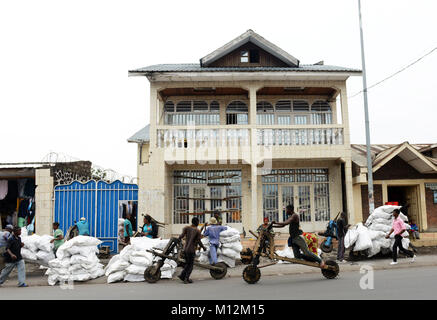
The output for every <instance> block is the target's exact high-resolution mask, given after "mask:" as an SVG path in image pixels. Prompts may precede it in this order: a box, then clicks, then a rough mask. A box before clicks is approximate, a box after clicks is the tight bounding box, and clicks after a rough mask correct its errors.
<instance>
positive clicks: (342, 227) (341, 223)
mask: <svg viewBox="0 0 437 320" xmlns="http://www.w3.org/2000/svg"><path fill="white" fill-rule="evenodd" d="M347 229H348V221H347V214H346V213H345V212H342V213H341V214H340V218H339V219H338V220H337V238H338V248H337V261H338V262H340V263H344V262H345V260H344V252H345V247H344V237H345V235H346V233H347Z"/></svg>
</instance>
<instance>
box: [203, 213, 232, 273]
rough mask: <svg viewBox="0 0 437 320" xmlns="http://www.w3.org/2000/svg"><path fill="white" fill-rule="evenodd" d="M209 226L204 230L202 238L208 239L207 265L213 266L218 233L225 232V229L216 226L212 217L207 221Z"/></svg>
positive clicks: (218, 243) (216, 223)
mask: <svg viewBox="0 0 437 320" xmlns="http://www.w3.org/2000/svg"><path fill="white" fill-rule="evenodd" d="M209 224H210V226H209V227H207V228H206V230H205V232H204V234H203V235H204V236H206V237H208V239H209V245H210V247H209V263H210V264H212V265H214V264H216V263H217V249H218V247H219V245H220V242H219V240H220V232H222V231H225V230H226V229H227V228H226V227H223V226H221V225H219V224H218V221H217V219H216V218H214V217H212V218H211V219H210V220H209Z"/></svg>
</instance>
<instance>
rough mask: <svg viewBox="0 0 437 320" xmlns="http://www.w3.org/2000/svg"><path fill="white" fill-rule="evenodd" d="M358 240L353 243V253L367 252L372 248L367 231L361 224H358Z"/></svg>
mask: <svg viewBox="0 0 437 320" xmlns="http://www.w3.org/2000/svg"><path fill="white" fill-rule="evenodd" d="M357 231H358V239H357V241H356V242H355V246H354V249H353V250H354V251H362V250H367V249H370V248H371V247H372V240H371V239H370V235H369V231H368V229H367V228H366V227H364V226H363V225H362V224H361V223H359V224H358V227H357Z"/></svg>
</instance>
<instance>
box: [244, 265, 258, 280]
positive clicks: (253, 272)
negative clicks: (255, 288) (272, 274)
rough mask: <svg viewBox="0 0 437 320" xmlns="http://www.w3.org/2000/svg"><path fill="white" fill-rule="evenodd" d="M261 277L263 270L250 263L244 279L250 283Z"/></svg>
mask: <svg viewBox="0 0 437 320" xmlns="http://www.w3.org/2000/svg"><path fill="white" fill-rule="evenodd" d="M260 278H261V270H260V269H259V268H258V267H256V266H253V265H249V266H247V267H246V268H244V271H243V279H244V281H246V282H247V283H249V284H255V283H257V282H258V281H259V279H260Z"/></svg>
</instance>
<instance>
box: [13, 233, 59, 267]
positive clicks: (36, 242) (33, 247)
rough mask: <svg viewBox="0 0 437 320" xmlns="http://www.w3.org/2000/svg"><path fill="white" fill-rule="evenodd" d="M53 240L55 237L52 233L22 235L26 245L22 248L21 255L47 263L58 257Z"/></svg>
mask: <svg viewBox="0 0 437 320" xmlns="http://www.w3.org/2000/svg"><path fill="white" fill-rule="evenodd" d="M52 240H53V237H52V236H50V235H43V236H39V235H36V234H33V235H31V236H26V235H25V236H23V235H22V236H21V241H22V242H23V245H24V246H23V248H22V249H21V255H22V256H23V258H24V259H28V260H31V261H35V262H37V263H40V264H45V265H47V264H48V262H49V261H50V260H53V259H55V258H56V257H55V254H54V253H53V247H54V245H53V243H51V241H52Z"/></svg>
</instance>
